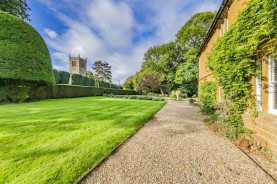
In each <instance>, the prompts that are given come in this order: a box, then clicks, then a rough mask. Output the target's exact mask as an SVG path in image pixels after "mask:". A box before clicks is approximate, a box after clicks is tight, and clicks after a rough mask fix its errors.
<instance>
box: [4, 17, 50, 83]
mask: <svg viewBox="0 0 277 184" xmlns="http://www.w3.org/2000/svg"><path fill="white" fill-rule="evenodd" d="M0 25H1V27H0V71H1V72H0V79H14V80H24V81H33V82H38V83H48V84H52V83H53V82H54V79H53V74H52V65H51V60H50V55H49V51H48V48H47V46H46V44H45V42H44V40H43V39H42V37H41V36H40V35H39V34H38V32H37V31H36V30H35V29H34V28H32V27H31V26H30V25H29V24H27V23H25V22H24V21H23V20H21V19H19V18H17V17H15V16H12V15H10V14H8V13H4V12H0Z"/></svg>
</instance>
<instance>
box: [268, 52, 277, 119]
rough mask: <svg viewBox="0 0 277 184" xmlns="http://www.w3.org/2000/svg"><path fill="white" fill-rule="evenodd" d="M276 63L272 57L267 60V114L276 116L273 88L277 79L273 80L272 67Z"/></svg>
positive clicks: (276, 108)
mask: <svg viewBox="0 0 277 184" xmlns="http://www.w3.org/2000/svg"><path fill="white" fill-rule="evenodd" d="M276 64H277V61H276V59H274V57H273V56H269V58H268V113H269V114H273V115H277V107H275V98H277V96H276V94H275V92H276V91H275V90H276V89H275V86H274V85H276V83H277V79H275V76H276V74H275V71H274V67H275V66H276Z"/></svg>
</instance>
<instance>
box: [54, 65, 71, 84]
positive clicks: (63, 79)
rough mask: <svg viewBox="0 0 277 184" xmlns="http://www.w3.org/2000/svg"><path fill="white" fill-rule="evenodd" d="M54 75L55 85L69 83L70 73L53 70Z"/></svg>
mask: <svg viewBox="0 0 277 184" xmlns="http://www.w3.org/2000/svg"><path fill="white" fill-rule="evenodd" d="M53 74H54V77H55V83H56V84H68V82H69V77H70V75H69V73H68V72H65V71H58V70H55V69H54V70H53Z"/></svg>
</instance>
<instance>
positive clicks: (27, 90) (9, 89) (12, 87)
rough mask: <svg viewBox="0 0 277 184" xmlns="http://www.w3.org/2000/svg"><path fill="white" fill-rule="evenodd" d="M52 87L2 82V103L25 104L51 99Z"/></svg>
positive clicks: (0, 95) (28, 83)
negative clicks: (50, 91) (49, 92)
mask: <svg viewBox="0 0 277 184" xmlns="http://www.w3.org/2000/svg"><path fill="white" fill-rule="evenodd" d="M49 88H51V86H50V85H48V86H47V85H44V84H40V83H34V82H30V81H19V80H12V79H9V80H8V79H6V80H0V103H7V102H25V101H35V100H41V99H46V98H49V97H50V96H49V95H48V91H49Z"/></svg>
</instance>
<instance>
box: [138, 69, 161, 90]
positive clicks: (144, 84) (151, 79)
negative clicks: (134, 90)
mask: <svg viewBox="0 0 277 184" xmlns="http://www.w3.org/2000/svg"><path fill="white" fill-rule="evenodd" d="M163 81H164V75H162V74H160V73H157V72H154V71H147V70H146V71H144V72H142V73H140V76H139V86H138V89H139V90H142V91H146V92H153V93H155V92H161V93H162V94H163Z"/></svg>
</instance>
